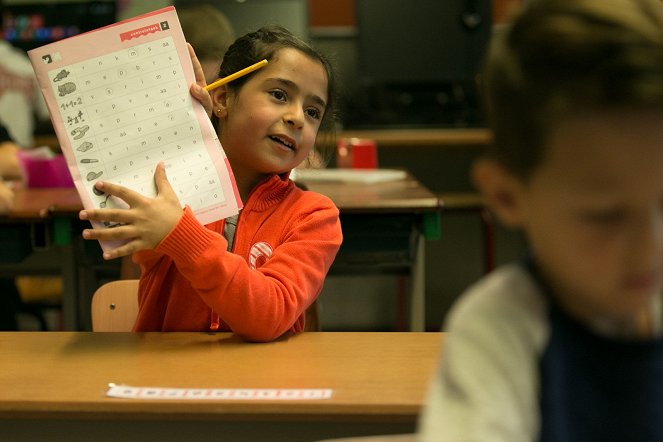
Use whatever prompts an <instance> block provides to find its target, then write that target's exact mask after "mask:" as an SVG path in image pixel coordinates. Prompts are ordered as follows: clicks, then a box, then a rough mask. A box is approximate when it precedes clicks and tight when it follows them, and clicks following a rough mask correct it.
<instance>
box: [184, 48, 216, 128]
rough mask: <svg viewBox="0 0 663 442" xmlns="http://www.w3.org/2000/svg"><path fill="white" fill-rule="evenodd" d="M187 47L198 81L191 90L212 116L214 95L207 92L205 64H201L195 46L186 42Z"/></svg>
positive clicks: (209, 115) (208, 114)
mask: <svg viewBox="0 0 663 442" xmlns="http://www.w3.org/2000/svg"><path fill="white" fill-rule="evenodd" d="M186 47H187V48H188V49H189V57H191V64H193V74H194V75H195V77H196V82H195V83H194V84H192V85H191V88H190V89H189V92H191V95H193V97H194V98H195V99H196V100H198V101H200V104H202V105H203V107H204V108H205V112H207V116H208V117H211V116H212V110H213V109H212V108H213V105H212V96H211V95H210V94H209V92H207V90H206V89H205V86H207V81H205V72H204V71H203V66H202V65H201V64H200V60H198V57H197V56H196V51H194V50H193V46H191V45H190V44H189V43H187V44H186Z"/></svg>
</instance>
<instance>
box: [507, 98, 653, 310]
mask: <svg viewBox="0 0 663 442" xmlns="http://www.w3.org/2000/svg"><path fill="white" fill-rule="evenodd" d="M662 122H663V113H657V112H634V111H625V112H623V113H598V114H595V115H591V116H587V117H583V118H574V119H569V120H567V121H566V122H563V123H561V124H560V125H559V126H558V128H557V130H556V131H555V132H554V133H553V134H552V136H551V137H550V140H549V144H548V146H547V150H546V157H545V158H544V160H543V162H542V164H541V165H540V166H539V167H538V168H537V169H536V170H535V171H534V173H533V175H532V177H531V179H530V180H529V181H528V182H527V183H523V184H522V185H521V186H520V191H519V195H520V204H519V205H518V207H520V214H519V217H520V225H521V226H522V227H523V228H524V230H525V232H526V233H527V236H528V238H529V241H530V245H531V247H532V249H533V252H534V255H535V256H536V258H537V260H538V262H539V265H540V266H541V268H542V272H543V274H544V275H545V276H546V277H547V279H548V281H549V282H550V283H551V285H552V288H553V290H554V292H555V293H556V294H557V296H558V297H559V298H560V300H561V301H562V303H563V304H564V305H566V307H567V308H569V309H570V310H572V311H574V312H575V313H576V315H577V316H581V317H586V318H588V319H591V317H593V316H598V317H601V316H609V317H613V318H618V317H622V318H623V319H626V318H632V317H637V315H638V314H639V313H642V312H643V311H645V310H647V308H648V306H649V305H650V303H651V301H652V298H653V297H655V296H659V295H660V293H661V290H662V289H663V124H662Z"/></svg>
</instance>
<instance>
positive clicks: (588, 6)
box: [473, 0, 663, 317]
mask: <svg viewBox="0 0 663 442" xmlns="http://www.w3.org/2000/svg"><path fill="white" fill-rule="evenodd" d="M483 81H484V84H485V93H486V102H487V110H488V115H489V120H490V122H491V129H492V132H493V136H494V143H493V144H494V145H493V146H492V151H491V155H490V156H489V157H488V159H484V160H482V161H479V162H478V163H477V165H476V166H475V168H474V171H473V175H474V179H475V183H476V184H477V186H478V187H479V188H480V190H481V191H482V193H483V194H484V195H485V197H486V199H487V201H488V202H489V204H490V205H491V206H492V208H493V209H494V211H495V213H496V214H497V215H498V217H499V218H500V219H501V220H502V221H504V222H505V223H506V224H507V225H511V226H514V227H519V228H522V229H523V230H524V232H525V234H526V235H527V238H528V241H529V244H530V246H531V248H532V251H533V254H534V256H535V259H536V260H537V263H538V264H539V266H540V267H541V270H542V273H543V274H544V277H546V279H547V280H548V282H549V283H550V284H551V286H552V288H553V292H554V293H556V294H558V295H559V296H560V297H561V298H562V299H561V300H562V303H563V304H566V305H567V307H569V308H570V309H571V310H574V311H575V312H576V313H578V314H579V315H585V316H591V315H592V314H593V313H595V314H598V315H601V314H607V315H612V316H629V317H630V316H632V315H634V314H635V313H637V312H639V311H640V310H642V309H643V308H645V306H646V305H647V304H648V302H649V301H650V300H651V298H652V297H653V295H654V294H655V293H660V290H661V288H662V287H663V10H662V6H661V3H660V2H659V1H658V0H535V1H533V2H532V3H531V4H530V5H529V7H528V8H526V9H525V10H524V11H523V12H522V14H521V15H520V16H519V17H517V18H516V19H515V21H514V23H513V25H511V26H510V27H509V28H508V29H506V30H505V31H504V32H502V33H501V34H500V35H498V36H496V38H495V40H494V42H493V45H492V47H491V51H490V55H489V57H488V59H487V64H486V69H485V74H484V78H483Z"/></svg>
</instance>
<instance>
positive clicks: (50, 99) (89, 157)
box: [28, 6, 241, 248]
mask: <svg viewBox="0 0 663 442" xmlns="http://www.w3.org/2000/svg"><path fill="white" fill-rule="evenodd" d="M28 56H29V57H30V61H31V62H32V66H33V68H34V71H35V74H36V76H37V79H38V81H39V85H40V88H41V91H42V93H43V95H44V98H45V99H46V103H47V105H48V109H49V112H50V115H51V121H52V122H53V127H54V128H55V133H56V135H57V138H58V141H59V143H60V147H61V149H62V153H63V154H64V157H65V159H66V161H67V165H68V168H69V171H70V172H71V175H72V178H73V180H74V184H75V185H76V188H77V190H78V193H79V194H80V197H81V200H82V202H83V206H84V207H85V208H86V209H94V208H120V207H126V204H124V203H123V201H121V200H119V199H118V198H116V197H114V196H109V195H106V194H104V193H103V192H100V191H99V190H97V189H96V188H95V187H94V183H95V182H96V181H98V180H104V181H107V182H111V183H116V184H120V185H122V186H125V187H128V188H131V189H133V190H135V191H137V192H139V193H141V194H143V195H146V196H148V197H154V196H155V195H156V187H155V184H154V170H155V168H156V166H157V164H158V163H159V162H164V164H165V167H166V173H167V176H168V180H169V182H170V184H171V185H172V186H173V188H174V190H175V192H176V194H177V195H178V197H179V200H180V203H181V204H182V207H184V206H185V205H188V206H189V207H191V209H192V210H193V212H194V213H195V214H196V217H197V218H198V220H199V221H200V222H201V223H203V224H208V223H210V222H213V221H217V220H219V219H222V218H226V217H228V216H231V215H235V214H236V213H237V212H238V210H239V208H241V201H240V199H239V194H238V192H237V187H236V185H235V181H234V178H233V175H232V170H231V168H230V165H229V163H228V161H227V158H226V155H225V153H224V152H223V149H222V147H221V144H220V142H219V139H218V136H217V134H216V132H215V130H214V127H213V125H212V123H211V121H210V119H209V117H208V115H207V113H206V112H205V110H204V109H203V107H202V105H201V104H200V103H199V102H198V101H197V100H196V99H195V98H193V97H192V96H191V95H190V93H189V88H190V86H191V84H192V83H194V81H195V78H194V73H193V67H192V64H191V59H190V57H189V53H188V50H187V47H186V42H185V39H184V35H183V34H182V29H181V27H180V23H179V20H178V18H177V13H176V11H175V8H174V7H172V6H171V7H167V8H163V9H160V10H157V11H154V12H151V13H148V14H145V15H141V16H139V17H135V18H132V19H128V20H124V21H121V22H118V23H115V24H112V25H109V26H106V27H103V28H99V29H97V30H94V31H91V32H87V33H84V34H80V35H77V36H74V37H70V38H67V39H64V40H60V41H58V42H55V43H51V44H48V45H45V46H42V47H39V48H37V49H33V50H31V51H28ZM93 226H94V227H95V228H109V227H113V225H112V224H110V223H105V224H100V223H93ZM115 246H117V244H102V247H104V248H107V247H115Z"/></svg>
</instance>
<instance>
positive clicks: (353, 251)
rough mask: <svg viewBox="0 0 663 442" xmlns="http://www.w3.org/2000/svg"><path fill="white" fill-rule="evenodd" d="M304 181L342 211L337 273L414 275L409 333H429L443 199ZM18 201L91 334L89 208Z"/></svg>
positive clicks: (33, 198) (70, 193)
mask: <svg viewBox="0 0 663 442" xmlns="http://www.w3.org/2000/svg"><path fill="white" fill-rule="evenodd" d="M302 182H303V184H304V185H305V186H306V187H307V188H309V189H310V190H313V191H316V192H319V193H322V194H324V195H327V196H328V197H329V198H330V199H332V201H334V203H335V204H336V205H337V206H338V208H339V210H340V213H341V225H342V228H343V234H344V243H343V245H342V247H341V250H340V252H339V254H338V257H337V258H336V261H335V262H334V264H333V266H332V268H331V270H330V273H331V274H335V273H336V274H348V273H366V272H373V273H389V274H395V273H398V274H406V275H408V276H409V282H410V296H409V316H410V320H409V330H410V331H424V328H425V242H426V240H427V239H435V238H436V237H437V236H438V235H439V231H438V230H439V214H440V210H441V202H440V200H439V198H438V197H437V196H436V195H435V194H434V193H432V192H431V191H429V190H428V189H427V188H425V187H424V186H423V185H422V184H421V183H420V182H419V181H418V180H417V179H416V178H415V177H413V176H412V175H411V174H406V176H405V178H404V179H399V180H395V181H388V182H377V183H360V182H317V181H307V180H304V181H302ZM16 197H17V199H16V203H15V205H14V209H13V210H12V212H11V213H10V215H9V216H8V217H5V221H11V222H13V223H19V224H20V223H24V224H26V225H29V226H33V228H34V226H35V225H41V226H43V227H44V231H46V232H53V233H52V236H53V238H52V239H53V240H52V241H49V247H50V245H55V246H56V250H58V251H59V252H60V255H59V258H58V259H56V260H53V261H52V262H51V264H52V266H54V268H55V269H56V270H58V269H59V270H60V271H61V272H62V275H63V277H64V278H65V280H64V292H63V298H62V304H63V326H64V329H65V330H86V329H89V324H90V321H89V308H90V302H89V301H90V297H91V293H88V292H90V287H87V286H86V285H85V284H84V283H83V282H82V281H85V280H86V278H85V272H87V271H89V269H86V268H85V266H84V265H83V260H84V257H83V256H81V255H82V253H81V251H80V250H81V249H82V245H81V244H82V243H84V241H83V240H82V239H81V237H80V233H81V232H80V224H81V222H80V221H78V212H79V211H80V210H81V209H82V204H81V201H80V198H79V197H78V194H77V193H76V190H75V189H74V188H55V189H21V190H19V191H17V195H16ZM2 220H3V218H0V222H2ZM74 225H76V226H78V227H77V228H74V227H73V226H74ZM99 253H101V252H99ZM3 267H5V271H4V273H5V274H6V273H12V272H14V274H19V273H17V272H18V271H19V267H20V269H23V270H28V269H29V266H28V265H27V263H19V264H11V265H9V264H2V263H0V271H2V269H3ZM33 271H37V269H33ZM40 271H41V270H40ZM87 285H88V286H89V284H87Z"/></svg>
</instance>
